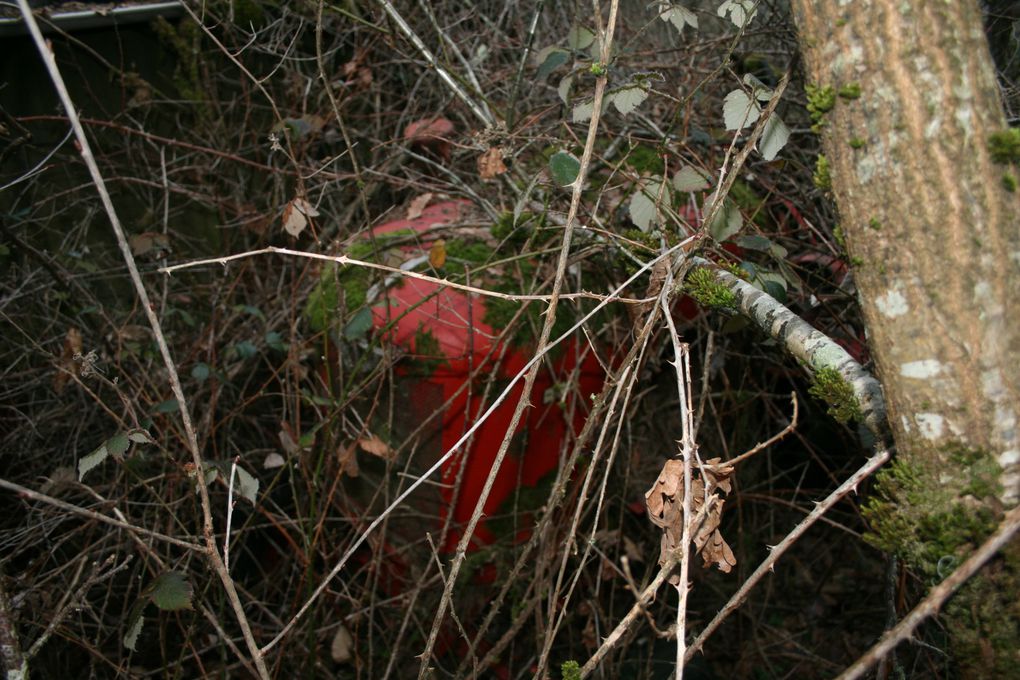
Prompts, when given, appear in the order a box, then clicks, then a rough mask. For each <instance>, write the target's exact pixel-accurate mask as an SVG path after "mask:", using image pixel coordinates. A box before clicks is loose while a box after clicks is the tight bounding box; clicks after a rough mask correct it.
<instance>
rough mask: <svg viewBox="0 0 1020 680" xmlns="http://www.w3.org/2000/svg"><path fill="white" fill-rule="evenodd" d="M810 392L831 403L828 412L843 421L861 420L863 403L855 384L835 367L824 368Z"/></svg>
mask: <svg viewBox="0 0 1020 680" xmlns="http://www.w3.org/2000/svg"><path fill="white" fill-rule="evenodd" d="M808 393H809V394H810V395H811V396H813V397H815V398H816V399H821V400H822V401H824V402H825V403H827V404H828V405H829V410H828V414H829V415H830V416H832V417H833V418H835V419H836V420H837V421H839V422H841V423H847V422H850V421H851V420H861V417H862V416H861V403H860V402H859V401H858V400H857V395H855V394H854V388H853V386H852V385H851V384H850V383H848V382H847V381H846V379H845V378H844V377H843V376H842V375H841V374H840V372H839V371H837V370H836V369H834V368H822V369H820V370H818V371H817V372H816V373H815V381H814V383H813V384H812V385H811V387H810V388H809V389H808Z"/></svg>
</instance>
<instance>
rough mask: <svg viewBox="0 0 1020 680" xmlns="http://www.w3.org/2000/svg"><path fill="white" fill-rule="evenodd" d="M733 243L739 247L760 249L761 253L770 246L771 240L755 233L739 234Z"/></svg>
mask: <svg viewBox="0 0 1020 680" xmlns="http://www.w3.org/2000/svg"><path fill="white" fill-rule="evenodd" d="M735 243H736V244H737V245H738V246H740V247H741V248H747V249H748V250H760V251H761V252H763V253H764V252H767V251H768V249H769V248H771V247H772V241H771V240H769V239H767V238H765V237H764V236H759V235H757V234H749V235H747V236H741V237H740V238H738V239H736V241H735Z"/></svg>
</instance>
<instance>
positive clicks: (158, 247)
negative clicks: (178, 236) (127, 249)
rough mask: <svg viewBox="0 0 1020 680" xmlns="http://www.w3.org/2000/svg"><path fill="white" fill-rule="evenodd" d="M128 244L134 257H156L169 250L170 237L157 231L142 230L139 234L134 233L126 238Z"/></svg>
mask: <svg viewBox="0 0 1020 680" xmlns="http://www.w3.org/2000/svg"><path fill="white" fill-rule="evenodd" d="M128 244H129V245H130V246H131V253H132V254H133V255H134V256H135V257H141V256H143V255H152V256H154V257H157V258H158V257H161V256H163V255H165V254H166V252H167V251H168V250H170V238H169V237H168V236H167V235H166V234H161V233H159V232H158V231H143V232H142V233H141V234H134V235H132V236H131V237H130V238H128Z"/></svg>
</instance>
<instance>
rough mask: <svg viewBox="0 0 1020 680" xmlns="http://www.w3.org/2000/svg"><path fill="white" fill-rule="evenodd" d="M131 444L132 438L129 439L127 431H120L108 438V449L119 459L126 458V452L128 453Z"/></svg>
mask: <svg viewBox="0 0 1020 680" xmlns="http://www.w3.org/2000/svg"><path fill="white" fill-rule="evenodd" d="M129 446H131V440H130V439H128V434H127V432H118V433H117V434H115V435H113V436H112V437H110V438H109V439H107V440H106V450H107V451H109V452H110V455H111V456H113V457H114V458H116V459H117V460H124V454H125V453H127V450H128V447H129Z"/></svg>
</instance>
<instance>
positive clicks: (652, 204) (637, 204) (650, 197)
mask: <svg viewBox="0 0 1020 680" xmlns="http://www.w3.org/2000/svg"><path fill="white" fill-rule="evenodd" d="M660 193H661V194H662V197H661V199H660V197H659V194H660ZM660 200H661V201H662V203H664V204H666V205H669V202H670V196H669V187H668V186H667V185H664V184H663V182H662V178H660V177H652V178H649V180H648V181H647V182H646V183H645V186H644V187H643V188H639V189H638V190H637V191H635V192H634V194H633V195H632V196H631V197H630V203H629V204H628V206H627V208H628V210H629V211H630V221H631V222H633V223H634V225H635V226H636V227H637V228H638V229H640V230H641V231H649V230H651V228H652V225H653V224H657V223H658V221H659V208H658V205H657V202H658V201H660Z"/></svg>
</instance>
